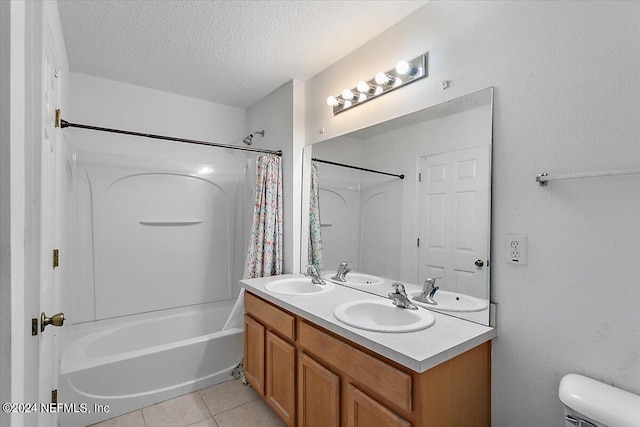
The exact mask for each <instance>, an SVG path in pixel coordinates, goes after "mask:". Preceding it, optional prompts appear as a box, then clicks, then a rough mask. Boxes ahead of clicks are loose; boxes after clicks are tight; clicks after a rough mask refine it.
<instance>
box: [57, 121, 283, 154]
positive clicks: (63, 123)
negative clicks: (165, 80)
mask: <svg viewBox="0 0 640 427" xmlns="http://www.w3.org/2000/svg"><path fill="white" fill-rule="evenodd" d="M56 127H59V128H62V129H64V128H80V129H89V130H98V131H101V132H111V133H120V134H124V135H133V136H143V137H145V138H152V139H163V140H165V141H176V142H186V143H188V144H198V145H208V146H210V147H221V148H230V149H232V150H242V151H253V152H256V153H268V154H275V155H276V156H282V150H267V149H262V148H251V147H240V146H236V145H229V144H221V143H219V142H209V141H198V140H196V139H186V138H176V137H174V136H165V135H155V134H152V133H142V132H132V131H128V130H121V129H111V128H103V127H99V126H89V125H81V124H78V123H71V122H68V121H66V120H59V121H58V126H56Z"/></svg>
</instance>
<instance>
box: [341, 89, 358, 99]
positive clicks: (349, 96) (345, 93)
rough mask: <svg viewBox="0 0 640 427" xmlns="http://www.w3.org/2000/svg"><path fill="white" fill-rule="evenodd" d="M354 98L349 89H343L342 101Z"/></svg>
mask: <svg viewBox="0 0 640 427" xmlns="http://www.w3.org/2000/svg"><path fill="white" fill-rule="evenodd" d="M354 96H355V94H354V93H353V92H351V89H345V90H343V91H342V97H343V98H344V99H353V97H354Z"/></svg>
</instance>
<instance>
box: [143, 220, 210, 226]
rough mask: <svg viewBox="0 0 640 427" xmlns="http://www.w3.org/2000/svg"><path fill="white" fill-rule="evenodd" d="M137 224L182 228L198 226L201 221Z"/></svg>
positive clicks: (144, 222) (145, 222)
mask: <svg viewBox="0 0 640 427" xmlns="http://www.w3.org/2000/svg"><path fill="white" fill-rule="evenodd" d="M138 223H140V224H142V225H152V226H157V227H162V226H165V227H171V226H174V227H175V226H178V227H179V226H183V225H196V224H200V223H202V221H200V220H194V221H188V220H186V221H138Z"/></svg>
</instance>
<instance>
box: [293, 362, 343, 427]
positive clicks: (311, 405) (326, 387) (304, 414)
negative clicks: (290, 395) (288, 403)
mask: <svg viewBox="0 0 640 427" xmlns="http://www.w3.org/2000/svg"><path fill="white" fill-rule="evenodd" d="M339 425H340V377H339V376H338V375H336V374H334V373H333V372H331V371H329V370H328V369H326V368H325V367H324V366H322V365H320V364H319V363H318V362H316V361H315V360H313V359H312V358H310V357H309V356H307V355H306V354H304V353H302V352H300V353H299V357H298V427H338V426H339Z"/></svg>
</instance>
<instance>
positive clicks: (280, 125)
mask: <svg viewBox="0 0 640 427" xmlns="http://www.w3.org/2000/svg"><path fill="white" fill-rule="evenodd" d="M303 96H304V85H303V84H302V83H301V82H299V81H296V80H290V81H289V82H287V83H286V84H284V85H282V86H281V87H280V88H278V89H276V90H275V91H274V92H273V93H271V94H270V95H268V96H267V97H265V98H263V99H262V100H260V102H258V103H257V104H255V105H253V106H252V107H250V108H249V110H248V115H249V129H250V131H251V132H253V131H254V130H264V131H265V134H264V138H261V137H259V136H258V137H254V138H253V145H252V146H253V147H256V148H266V149H270V150H282V176H283V183H282V192H283V209H284V213H283V219H284V230H283V246H284V248H283V249H284V265H283V270H284V272H285V273H296V272H298V271H299V267H300V255H299V253H300V250H299V248H300V206H301V205H300V191H301V182H300V179H301V176H302V170H301V162H302V160H301V158H302V157H301V156H302V147H303V146H304V134H303V132H302V129H303V127H304V123H303V121H304V103H303Z"/></svg>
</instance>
